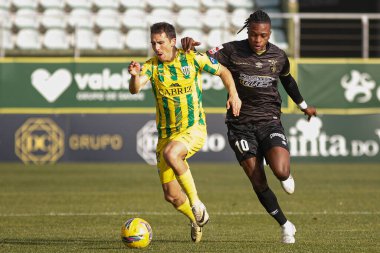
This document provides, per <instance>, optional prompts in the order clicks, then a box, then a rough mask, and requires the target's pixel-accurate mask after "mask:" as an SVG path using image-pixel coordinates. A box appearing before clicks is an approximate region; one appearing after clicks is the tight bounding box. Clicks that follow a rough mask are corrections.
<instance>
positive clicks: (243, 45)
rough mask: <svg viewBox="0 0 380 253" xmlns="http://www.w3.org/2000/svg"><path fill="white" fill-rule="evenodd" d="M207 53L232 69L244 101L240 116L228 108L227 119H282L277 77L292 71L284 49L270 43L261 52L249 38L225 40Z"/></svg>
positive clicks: (241, 121) (254, 120)
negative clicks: (257, 51)
mask: <svg viewBox="0 0 380 253" xmlns="http://www.w3.org/2000/svg"><path fill="white" fill-rule="evenodd" d="M208 53H209V54H211V55H212V56H213V57H214V58H216V59H217V60H218V61H219V62H220V63H221V64H223V65H224V66H225V67H227V68H228V69H229V70H230V71H231V73H232V76H233V78H234V81H235V84H236V89H237V92H238V94H239V97H240V99H241V101H242V107H241V109H240V116H239V117H238V118H237V117H234V116H233V115H232V110H229V111H227V117H226V122H229V121H238V122H239V124H240V123H241V124H245V123H256V124H259V123H262V122H267V121H268V120H273V119H278V120H279V119H280V114H281V96H280V93H279V91H278V87H277V83H278V78H279V77H280V76H285V75H288V74H289V71H290V65H289V59H288V57H287V55H286V53H285V52H284V51H283V50H281V49H280V48H278V47H277V46H275V45H274V44H271V43H268V44H267V49H266V51H265V52H264V53H263V54H261V55H258V54H256V53H255V52H254V51H252V49H251V48H250V47H249V43H248V40H247V39H246V40H241V41H232V42H228V43H225V44H223V45H222V46H221V47H218V48H214V49H211V50H209V51H208Z"/></svg>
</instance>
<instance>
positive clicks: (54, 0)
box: [40, 0, 65, 10]
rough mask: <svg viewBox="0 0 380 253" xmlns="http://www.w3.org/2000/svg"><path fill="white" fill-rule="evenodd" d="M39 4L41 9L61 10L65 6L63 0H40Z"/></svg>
mask: <svg viewBox="0 0 380 253" xmlns="http://www.w3.org/2000/svg"><path fill="white" fill-rule="evenodd" d="M40 5H41V7H42V8H43V9H45V10H46V9H59V10H63V8H64V7H65V1H64V0H40Z"/></svg>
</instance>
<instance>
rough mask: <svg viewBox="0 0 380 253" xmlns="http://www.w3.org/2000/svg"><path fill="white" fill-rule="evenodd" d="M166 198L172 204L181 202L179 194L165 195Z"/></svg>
mask: <svg viewBox="0 0 380 253" xmlns="http://www.w3.org/2000/svg"><path fill="white" fill-rule="evenodd" d="M164 198H165V200H166V201H167V202H169V203H171V204H173V205H174V204H175V203H176V202H178V200H179V196H177V194H171V193H165V194H164Z"/></svg>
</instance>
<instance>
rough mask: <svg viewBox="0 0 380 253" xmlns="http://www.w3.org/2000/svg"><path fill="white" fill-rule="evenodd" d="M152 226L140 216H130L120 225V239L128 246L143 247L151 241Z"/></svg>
mask: <svg viewBox="0 0 380 253" xmlns="http://www.w3.org/2000/svg"><path fill="white" fill-rule="evenodd" d="M152 235H153V233H152V228H151V226H150V225H149V223H148V222H147V221H146V220H144V219H141V218H131V219H129V220H127V221H126V222H125V223H124V224H123V226H122V227H121V239H122V240H123V242H124V244H125V245H126V246H127V247H129V248H145V247H147V246H148V245H149V243H150V242H151V241H152Z"/></svg>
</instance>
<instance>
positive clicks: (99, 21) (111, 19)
mask: <svg viewBox="0 0 380 253" xmlns="http://www.w3.org/2000/svg"><path fill="white" fill-rule="evenodd" d="M95 24H96V25H97V26H98V27H99V28H100V29H107V28H111V29H119V28H120V27H121V22H120V20H119V13H118V12H117V10H114V9H108V8H105V9H100V10H99V11H98V13H97V15H96V18H95Z"/></svg>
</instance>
